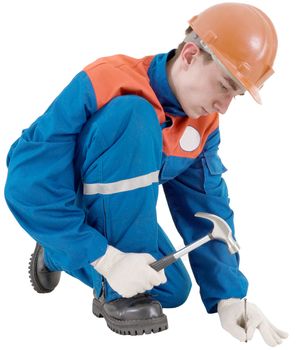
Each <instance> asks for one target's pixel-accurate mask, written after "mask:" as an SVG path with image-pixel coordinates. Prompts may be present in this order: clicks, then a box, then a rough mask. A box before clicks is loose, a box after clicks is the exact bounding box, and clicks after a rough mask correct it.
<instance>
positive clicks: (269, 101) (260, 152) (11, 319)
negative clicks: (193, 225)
mask: <svg viewBox="0 0 301 350" xmlns="http://www.w3.org/2000/svg"><path fill="white" fill-rule="evenodd" d="M217 2H218V1H199V0H198V1H194V0H185V1H175V0H170V1H162V0H161V1H156V0H153V1H143V0H140V1H138V0H127V1H122V0H119V1H117V0H111V1H101V0H98V1H96V0H95V1H93V0H85V1H83V0H82V1H77V0H72V1H71V0H70V1H63V0H60V1H58V0H52V1H33V0H27V1H21V0H20V1H15V0H10V1H6V2H1V8H0V33H1V54H0V60H1V87H0V88H1V121H2V126H1V128H0V133H1V136H0V142H1V146H0V157H1V159H0V167H1V170H0V176H1V179H0V181H1V188H3V187H4V183H5V178H6V173H7V170H6V166H5V157H6V154H7V152H8V149H9V146H10V145H11V144H12V142H13V141H14V140H15V139H16V138H17V137H19V135H20V133H21V130H22V129H23V128H26V127H28V126H29V125H30V124H31V123H32V122H33V121H34V120H35V119H36V118H37V117H38V116H39V115H41V114H42V113H43V112H44V111H45V110H46V108H47V107H48V105H49V104H50V103H51V102H52V100H53V99H54V98H55V97H56V96H57V95H58V93H59V92H60V91H61V90H62V89H63V88H64V87H65V85H67V83H68V82H69V81H70V80H71V79H72V77H73V76H74V75H75V74H76V73H77V72H79V71H80V70H81V69H82V68H83V67H84V66H85V65H87V64H88V63H90V62H92V61H93V60H95V59H96V58H98V57H100V56H106V55H112V54H117V53H124V54H128V55H131V56H134V57H143V56H145V55H149V54H156V53H161V52H167V51H169V50H170V49H172V48H174V47H176V46H177V44H178V43H179V42H180V41H182V39H183V33H184V31H185V29H186V27H187V20H188V19H190V18H191V17H192V16H193V15H195V14H197V13H199V12H200V11H201V10H203V9H205V8H206V7H208V6H211V5H213V4H215V3H217ZM250 3H251V4H253V5H255V6H258V7H260V8H261V9H262V10H263V11H265V12H267V13H268V14H269V16H270V17H271V19H272V20H273V22H274V24H275V26H276V28H277V31H278V35H279V51H278V57H277V60H276V63H275V71H276V74H275V75H274V76H273V77H272V78H270V80H269V81H268V82H267V83H266V84H265V86H264V89H263V91H262V97H263V102H264V104H263V106H259V105H257V104H256V103H255V102H253V100H251V98H250V97H248V96H246V97H240V98H238V99H237V100H236V101H235V102H234V103H233V104H232V105H231V107H230V108H229V111H228V112H227V114H226V115H225V116H222V117H221V126H220V128H221V135H222V143H221V147H220V156H221V158H222V160H223V162H224V163H225V165H226V167H227V168H228V169H229V170H228V172H227V173H226V174H225V179H226V181H227V184H228V188H229V192H230V197H231V205H232V208H233V209H234V211H235V218H236V221H235V222H236V235H237V240H238V241H239V243H240V245H241V247H242V249H241V270H242V271H243V272H244V274H245V275H246V276H247V278H248V280H249V282H250V288H249V294H248V299H249V300H250V301H251V302H254V303H255V304H257V305H258V306H259V307H260V308H261V309H262V310H263V311H264V313H265V314H266V315H267V316H268V317H269V318H270V320H271V321H272V322H273V323H274V324H275V325H276V326H278V327H279V328H281V329H284V330H286V331H288V332H289V333H290V337H289V338H288V339H287V340H286V341H284V343H283V344H282V345H280V347H281V348H282V349H297V348H300V345H301V341H300V340H299V336H298V334H300V331H299V325H300V311H301V310H300V309H301V308H300V292H301V290H300V282H299V280H300V254H299V251H300V246H299V244H300V238H299V235H300V195H301V193H300V180H299V179H300V164H299V163H300V156H299V152H300V137H299V132H300V131H299V129H300V122H299V119H300V116H299V115H298V113H299V103H300V96H299V95H300V62H301V55H300V40H299V36H298V33H300V31H301V26H300V18H299V15H298V13H299V11H298V6H297V5H298V1H293V0H286V1H284V2H283V1H281V2H280V1H279V2H278V1H276V2H274V1H264V0H257V1H255V0H254V1H250ZM238 30H239V28H238ZM0 206H1V207H0V210H1V235H0V240H1V242H0V259H1V260H0V267H1V281H2V282H1V289H0V291H1V297H0V303H1V304H0V319H1V321H2V322H1V323H2V326H1V329H0V332H1V335H0V348H2V349H17V348H21V349H34V350H35V349H43V350H48V349H56V348H58V349H62V348H65V349H73V350H77V349H83V348H85V349H89V348H93V349H102V348H104V347H107V348H114V349H115V348H116V349H117V348H118V347H122V348H125V349H145V350H147V349H158V348H163V347H172V348H175V349H183V347H186V348H187V347H188V346H189V347H193V348H194V349H204V348H208V346H210V347H211V346H212V348H221V347H223V348H230V347H231V349H242V348H249V349H264V348H267V346H266V345H265V344H264V342H263V340H262V339H261V337H260V335H259V333H258V332H256V334H255V336H254V339H253V340H252V341H251V342H249V343H248V344H244V343H239V342H238V341H237V340H236V339H234V338H233V337H232V336H231V335H229V334H228V333H226V332H225V331H224V330H223V329H222V328H221V326H220V323H219V318H218V315H217V314H214V315H208V314H207V313H206V311H205V308H204V306H203V304H202V302H201V300H200V297H199V292H198V286H197V285H196V283H195V282H194V280H193V289H192V291H191V294H190V297H189V299H188V301H187V302H186V303H185V304H184V305H183V306H181V307H179V308H176V309H166V310H165V313H166V314H167V315H168V319H169V330H168V331H165V332H162V333H158V334H152V335H148V336H142V337H129V336H128V337H124V336H120V335H117V334H115V333H113V332H111V331H110V330H109V329H108V328H107V327H106V325H105V323H104V320H103V319H97V318H96V317H94V316H93V315H92V313H91V302H92V291H91V289H90V288H88V287H87V286H85V285H84V284H82V283H81V282H79V281H78V280H75V279H73V278H72V277H70V276H68V275H66V274H63V275H62V278H61V282H60V285H59V286H58V287H57V289H56V290H55V291H54V292H53V293H52V294H48V295H47V294H46V295H39V294H37V293H35V292H34V291H33V289H32V288H31V286H30V283H29V279H28V274H27V265H28V259H29V256H30V254H31V253H32V251H33V248H34V241H33V240H32V239H31V238H30V236H28V235H27V234H26V233H25V232H24V231H23V230H22V229H21V228H20V226H19V225H18V224H17V222H16V220H15V219H14V217H13V216H12V214H11V213H10V211H9V210H8V208H7V206H6V204H5V201H4V199H3V195H2V196H1V202H0ZM158 216H159V222H160V224H161V225H162V226H163V228H164V229H165V231H166V232H167V233H168V234H169V235H170V237H171V239H172V241H173V242H174V245H175V247H176V248H180V247H181V246H182V242H181V239H180V237H179V235H178V233H177V232H176V229H175V228H174V226H173V223H172V221H171V218H170V215H169V212H168V208H167V205H166V202H165V199H164V195H163V192H161V190H160V196H159V203H158ZM184 263H185V264H186V266H187V268H188V269H189V271H190V268H189V265H188V260H187V258H186V259H184ZM190 272H191V271H190ZM191 276H192V274H191ZM192 278H193V277H192Z"/></svg>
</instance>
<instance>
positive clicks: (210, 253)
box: [163, 129, 248, 313]
mask: <svg viewBox="0 0 301 350" xmlns="http://www.w3.org/2000/svg"><path fill="white" fill-rule="evenodd" d="M219 143H220V136H219V130H218V129H217V130H215V131H214V132H212V133H211V135H210V136H209V137H208V140H207V142H206V144H205V147H204V149H203V151H202V153H201V154H200V155H199V157H198V158H197V159H196V160H195V161H194V163H193V164H192V165H191V166H190V167H189V168H188V169H187V170H186V171H185V172H183V173H182V174H180V175H179V176H178V177H176V178H174V179H172V180H171V181H168V182H166V183H165V184H163V188H164V192H165V195H166V199H167V202H168V206H169V209H170V211H171V215H172V217H173V220H174V223H175V225H176V227H177V230H178V231H179V233H180V234H181V236H182V237H183V239H184V242H185V244H189V243H191V242H192V241H194V240H196V239H198V238H200V237H202V236H205V235H206V234H207V233H208V232H209V231H210V230H211V228H212V227H211V224H210V223H209V222H208V221H203V220H202V219H199V218H195V217H194V214H195V213H196V212H198V211H203V212H209V213H212V214H215V215H218V216H220V217H222V218H223V219H224V220H226V221H227V223H228V224H229V226H230V227H231V229H232V231H233V234H234V224H233V211H232V210H231V208H230V206H229V198H228V190H227V186H226V183H225V181H224V180H223V178H222V173H223V172H225V171H226V168H225V167H224V166H223V164H222V162H221V160H220V158H219V156H218V154H217V151H218V145H219ZM209 225H210V226H209ZM189 260H190V264H191V268H192V271H193V274H194V276H195V279H196V282H197V283H198V285H199V286H200V294H201V297H202V300H203V303H204V305H205V307H206V310H207V312H208V313H213V312H216V311H217V303H218V302H219V301H220V300H221V299H228V298H243V297H244V296H245V295H246V293H247V288H248V282H247V280H246V278H245V276H244V275H243V274H242V273H241V272H240V271H239V255H238V254H235V255H231V254H229V252H228V249H227V247H226V245H225V244H224V243H223V242H220V241H210V242H208V243H206V244H205V245H204V246H202V247H200V248H198V249H196V250H194V251H193V252H191V253H189Z"/></svg>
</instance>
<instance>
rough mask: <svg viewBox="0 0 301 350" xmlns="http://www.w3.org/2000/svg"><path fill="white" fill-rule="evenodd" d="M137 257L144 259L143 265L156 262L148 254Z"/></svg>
mask: <svg viewBox="0 0 301 350" xmlns="http://www.w3.org/2000/svg"><path fill="white" fill-rule="evenodd" d="M139 255H141V257H142V258H143V259H144V261H145V263H146V264H147V265H149V264H151V263H152V262H154V261H156V259H155V258H154V257H153V256H152V255H150V254H148V253H139Z"/></svg>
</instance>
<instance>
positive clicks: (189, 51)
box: [180, 42, 200, 69]
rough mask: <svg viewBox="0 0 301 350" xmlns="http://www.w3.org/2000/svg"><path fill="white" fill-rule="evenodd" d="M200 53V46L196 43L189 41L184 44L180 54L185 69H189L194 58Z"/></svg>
mask: <svg viewBox="0 0 301 350" xmlns="http://www.w3.org/2000/svg"><path fill="white" fill-rule="evenodd" d="M199 54H200V50H199V48H198V47H197V46H196V44H194V43H192V42H188V43H186V44H185V45H184V46H183V49H182V51H181V54H180V58H181V61H182V64H183V67H184V68H185V69H188V67H189V65H190V64H191V63H192V62H193V60H194V59H196V57H197V56H198V55H199Z"/></svg>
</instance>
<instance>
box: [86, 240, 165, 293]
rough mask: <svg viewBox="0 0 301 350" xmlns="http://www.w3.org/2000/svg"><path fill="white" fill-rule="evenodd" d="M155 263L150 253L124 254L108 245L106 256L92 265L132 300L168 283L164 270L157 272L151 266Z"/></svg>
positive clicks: (116, 288)
mask: <svg viewBox="0 0 301 350" xmlns="http://www.w3.org/2000/svg"><path fill="white" fill-rule="evenodd" d="M154 261H156V259H155V258H154V257H153V256H152V255H150V254H148V253H123V252H122V251H120V250H118V249H116V248H114V247H112V246H110V245H108V248H107V251H106V253H105V255H104V256H102V257H101V258H99V259H97V260H95V261H94V262H92V264H91V265H92V266H94V268H95V269H96V271H97V272H99V273H100V274H101V275H103V276H104V277H105V278H106V280H107V281H108V282H109V284H110V286H111V287H112V288H113V289H114V290H115V291H116V292H117V293H119V294H120V295H121V296H123V297H124V298H130V297H132V296H134V295H136V294H137V293H143V292H144V291H146V290H149V289H152V288H153V287H154V286H158V285H159V284H161V283H165V282H166V281H167V279H166V277H165V273H164V270H161V271H159V272H157V271H156V270H154V269H153V268H152V267H150V266H149V264H151V263H152V262H154Z"/></svg>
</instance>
